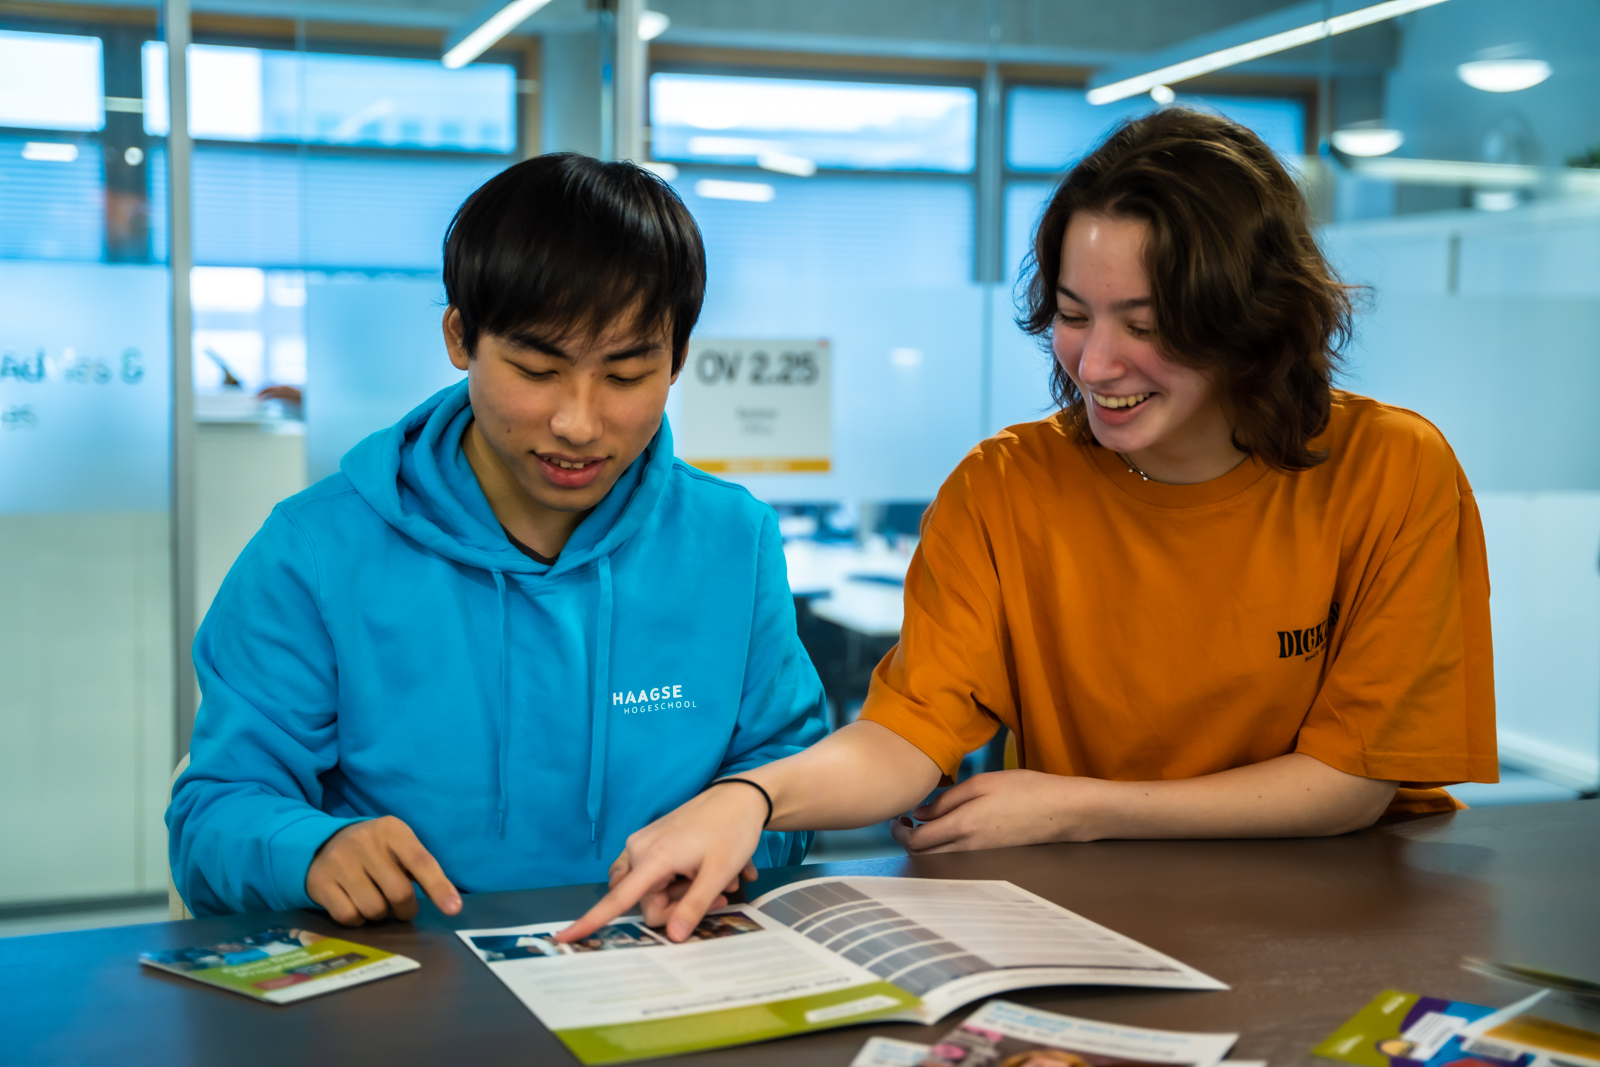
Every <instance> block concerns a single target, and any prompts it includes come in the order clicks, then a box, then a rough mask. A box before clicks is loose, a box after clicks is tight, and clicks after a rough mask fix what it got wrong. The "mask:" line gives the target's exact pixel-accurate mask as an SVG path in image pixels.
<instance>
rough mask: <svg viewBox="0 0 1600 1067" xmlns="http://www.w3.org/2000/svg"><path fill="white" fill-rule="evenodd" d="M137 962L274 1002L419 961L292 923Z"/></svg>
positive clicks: (394, 971)
mask: <svg viewBox="0 0 1600 1067" xmlns="http://www.w3.org/2000/svg"><path fill="white" fill-rule="evenodd" d="M139 962H140V963H142V964H144V965H145V966H146V967H154V968H156V969H157V970H162V971H170V972H172V973H173V974H181V975H183V976H184V977H185V978H193V979H194V980H195V981H197V982H204V983H205V984H206V985H214V986H217V987H218V988H221V989H227V990H229V991H231V992H234V993H243V994H244V995H245V996H247V997H255V998H256V999H257V1000H265V1001H267V1002H268V1003H271V1004H289V1003H292V1002H293V1001H296V1000H304V999H306V998H307V997H315V996H319V995H321V994H323V993H332V992H333V991H334V990H336V989H347V988H349V987H350V986H353V985H360V984H361V983H363V982H371V981H373V980H375V979H378V978H387V977H389V976H390V975H392V974H401V973H404V972H405V971H414V970H416V969H417V968H418V967H419V966H421V965H420V964H418V963H417V961H416V960H413V959H408V958H407V957H405V956H396V955H395V954H394V953H392V952H384V951H382V950H381V949H376V948H371V947H370V946H367V945H357V944H355V943H354V942H351V941H341V940H339V939H338V938H336V937H324V936H323V935H322V934H317V933H313V932H311V931H310V930H298V929H292V928H288V927H274V928H272V929H270V930H261V931H258V932H257V933H253V934H248V935H246V936H244V937H241V938H239V939H237V940H235V941H225V942H223V943H221V944H217V945H200V946H197V947H195V948H174V949H159V950H156V951H154V952H145V953H142V954H141V955H140V956H139Z"/></svg>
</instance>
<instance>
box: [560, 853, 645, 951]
mask: <svg viewBox="0 0 1600 1067" xmlns="http://www.w3.org/2000/svg"><path fill="white" fill-rule="evenodd" d="M667 877H668V880H670V879H671V877H672V876H671V875H670V874H669V875H668V876H667ZM660 880H661V879H660V878H659V876H657V875H653V874H651V873H650V872H649V871H647V870H645V869H643V868H635V869H634V870H632V871H630V872H629V873H628V875H627V876H626V877H625V878H623V879H622V881H620V882H618V883H617V884H616V885H615V886H613V887H612V888H611V891H610V892H608V893H607V894H606V895H605V896H603V897H601V898H600V900H599V901H598V902H597V903H596V904H595V906H594V907H592V908H590V909H589V910H588V911H586V912H584V913H583V916H582V917H581V918H579V919H578V920H577V921H576V922H574V923H573V924H572V925H571V926H569V927H567V928H566V929H565V930H562V931H560V932H559V933H557V934H556V938H555V939H556V941H558V942H561V943H563V944H565V943H566V942H569V941H576V940H578V939H579V938H580V937H588V936H589V935H590V934H592V933H594V932H595V931H596V930H598V929H600V927H602V926H604V925H605V924H606V923H608V922H610V921H611V920H612V919H615V918H616V917H617V916H619V915H621V914H622V913H623V912H625V911H627V910H628V909H629V908H631V907H633V906H634V905H635V904H637V903H639V899H640V898H641V897H643V896H644V895H645V894H646V893H648V892H649V891H650V890H651V889H654V888H656V883H657V882H659V881H660Z"/></svg>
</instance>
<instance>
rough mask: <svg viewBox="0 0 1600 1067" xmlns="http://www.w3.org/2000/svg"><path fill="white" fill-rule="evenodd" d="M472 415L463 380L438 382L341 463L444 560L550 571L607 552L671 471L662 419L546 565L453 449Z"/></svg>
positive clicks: (399, 525)
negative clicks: (500, 515) (520, 540)
mask: <svg viewBox="0 0 1600 1067" xmlns="http://www.w3.org/2000/svg"><path fill="white" fill-rule="evenodd" d="M471 421H472V403H471V401H470V400H469V399H468V396H467V383H466V382H465V381H462V382H459V383H457V384H456V385H452V386H450V387H449V388H447V389H442V390H440V391H439V392H437V393H435V394H434V395H433V396H431V397H429V398H428V399H427V400H425V401H423V402H422V403H421V404H419V405H418V406H417V407H416V408H415V409H414V410H412V411H411V412H410V413H409V414H408V415H406V417H405V418H403V419H401V420H400V421H399V422H397V423H395V424H394V425H393V426H391V427H389V428H388V429H386V430H381V431H379V432H378V433H375V434H372V435H371V436H370V437H368V438H366V439H365V440H363V441H362V442H361V443H360V444H358V445H356V446H355V447H354V448H352V449H351V450H350V451H349V452H348V453H347V454H346V455H345V457H344V459H343V460H342V461H340V464H339V467H340V470H342V471H343V472H344V475H345V477H346V478H348V479H349V480H350V484H351V485H352V486H354V487H355V490H356V492H357V493H359V494H360V495H361V497H362V499H364V500H365V501H366V502H367V503H368V504H369V505H370V506H371V507H372V509H373V510H374V511H376V512H377V513H378V514H379V515H380V516H382V517H383V519H384V521H386V522H387V523H389V525H391V526H393V527H394V528H395V529H396V530H399V531H400V532H401V533H403V534H405V535H406V536H407V537H410V538H412V539H413V540H415V541H417V542H419V543H420V544H423V545H425V546H427V547H428V548H430V549H432V550H433V551H435V552H437V553H439V554H440V555H442V556H444V557H446V558H447V559H452V560H455V561H457V562H459V563H465V564H467V565H468V566H471V567H479V568H482V569H483V570H486V571H490V572H493V573H499V574H508V575H509V574H515V575H544V574H547V573H548V575H549V576H550V577H556V576H559V575H562V574H566V573H569V572H572V571H576V570H578V569H580V568H582V567H584V566H586V565H589V564H592V563H595V562H596V561H597V560H599V559H601V558H603V557H606V556H609V555H611V554H612V553H614V552H615V551H616V550H617V549H618V548H620V547H622V546H623V545H624V544H626V543H627V542H628V539H629V538H630V537H632V536H633V535H634V534H635V533H636V532H638V530H639V527H640V526H641V525H643V523H644V521H645V519H646V518H648V517H649V515H650V512H651V510H652V509H653V508H654V507H655V504H656V501H657V500H658V499H659V498H660V496H661V493H662V490H663V488H664V487H665V485H666V482H667V479H668V476H669V475H670V474H671V472H672V463H673V457H672V430H671V428H670V427H669V426H668V425H667V420H666V417H665V416H663V417H662V419H661V428H660V429H659V430H657V431H656V435H655V437H653V438H652V439H651V441H650V444H649V445H647V446H646V447H645V450H644V452H642V453H641V454H640V455H639V457H638V458H637V459H635V460H634V461H633V463H632V464H631V465H630V466H629V467H628V469H627V470H626V471H624V472H623V474H622V477H620V478H618V479H617V483H616V484H615V485H614V486H612V487H611V491H610V492H609V493H607V494H606V496H605V498H604V499H603V500H601V501H600V503H599V504H598V505H596V506H595V508H594V510H593V511H591V512H590V513H589V514H588V515H587V516H585V517H584V520H583V522H581V523H579V524H578V528H577V529H576V530H575V531H573V534H572V537H571V538H570V539H569V540H568V541H567V543H566V545H565V546H564V547H563V548H562V550H561V555H560V557H559V558H558V559H557V560H556V563H555V565H554V566H548V567H547V566H546V565H545V564H543V563H539V562H538V561H536V560H533V559H530V558H529V557H528V556H526V555H525V554H523V553H522V552H521V551H520V550H519V549H518V548H517V547H516V546H515V545H513V544H512V543H511V542H510V540H509V539H508V538H507V537H506V535H505V531H504V530H503V529H502V528H501V526H500V523H499V521H498V520H497V519H496V518H495V515H494V510H493V509H492V508H490V507H489V501H488V498H486V497H485V496H484V495H483V489H482V488H481V487H480V486H479V485H478V479H477V476H476V475H475V474H473V472H472V467H471V466H470V465H469V464H468V463H467V457H466V455H465V454H464V453H463V452H462V450H461V435H462V434H463V433H464V432H465V431H466V428H467V425H468V424H469V423H470V422H471Z"/></svg>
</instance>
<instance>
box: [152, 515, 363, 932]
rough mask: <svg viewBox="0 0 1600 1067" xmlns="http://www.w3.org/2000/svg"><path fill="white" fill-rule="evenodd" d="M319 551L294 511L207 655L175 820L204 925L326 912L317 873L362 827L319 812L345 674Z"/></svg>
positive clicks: (264, 537)
mask: <svg viewBox="0 0 1600 1067" xmlns="http://www.w3.org/2000/svg"><path fill="white" fill-rule="evenodd" d="M319 586H320V583H319V577H318V572H317V562H316V557H315V554H314V553H313V551H312V546H311V542H310V541H309V539H308V538H307V537H306V535H305V533H304V532H303V531H302V530H301V528H300V527H299V526H298V525H297V524H296V523H295V521H294V518H293V516H292V515H291V514H290V513H289V512H287V511H285V510H284V509H283V508H282V507H279V508H276V509H274V510H273V512H272V514H271V515H270V516H269V517H268V519H267V521H266V523H265V525H263V526H262V528H261V531H260V532H259V533H257V534H256V536H255V537H254V538H253V539H252V540H251V541H250V543H249V544H248V545H247V546H246V547H245V550H244V551H243V552H242V553H241V554H240V556H239V559H238V561H237V562H235V563H234V565H233V568H232V569H231V570H230V571H229V572H228V577H227V579H226V580H225V581H224V582H223V583H222V588H221V589H220V590H218V592H217V596H216V599H215V600H214V601H213V602H212V604H211V610H210V611H208V612H207V613H206V617H205V621H204V622H203V623H202V624H201V626H200V630H199V633H198V634H197V636H196V637H195V643H194V665H195V671H196V674H197V676H198V679H199V682H200V693H201V705H200V711H199V714H198V715H197V716H196V718H195V728H194V736H193V739H192V741H191V743H190V750H189V756H190V762H189V768H188V770H186V771H185V772H184V773H183V775H182V776H181V777H180V778H179V779H178V780H177V781H176V782H175V783H174V784H173V788H172V802H171V804H170V805H169V806H168V808H167V829H168V844H167V848H168V858H169V860H170V862H171V864H172V876H173V880H174V882H175V884H176V885H177V887H178V891H179V893H180V894H181V895H182V897H183V899H184V901H185V902H187V903H188V905H189V908H190V910H192V911H193V912H194V913H195V915H197V916H201V917H204V916H208V915H219V914H227V913H231V912H240V911H280V910H285V909H289V908H311V907H316V905H315V904H313V903H312V901H311V898H310V897H309V896H307V895H306V888H305V882H306V871H307V870H308V869H309V868H310V866H311V859H312V857H313V856H314V855H315V853H316V851H317V849H318V848H320V847H321V846H322V844H323V842H325V841H326V840H327V839H328V838H329V837H331V836H333V834H335V833H337V832H338V831H339V830H340V829H342V828H344V827H345V826H347V825H349V824H350V823H352V822H357V821H359V820H356V819H343V818H334V817H333V816H330V815H326V814H324V813H323V812H322V811H320V810H319V806H320V804H321V801H322V784H321V780H320V777H319V776H320V775H322V774H323V773H325V772H326V771H328V770H329V769H331V768H332V767H333V766H334V765H335V763H337V762H338V721H337V720H338V716H337V703H338V701H337V690H338V687H337V670H336V667H335V662H334V649H333V643H332V641H331V640H330V639H329V636H328V632H327V629H326V627H325V626H324V624H323V619H322V613H321V610H320V588H319Z"/></svg>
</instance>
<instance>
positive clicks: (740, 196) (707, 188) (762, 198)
mask: <svg viewBox="0 0 1600 1067" xmlns="http://www.w3.org/2000/svg"><path fill="white" fill-rule="evenodd" d="M694 195H695V196H700V197H704V198H705V199H707V200H743V201H745V202H746V203H750V204H765V203H767V202H768V201H769V200H771V199H772V198H773V197H775V196H777V195H778V191H777V190H776V189H774V188H773V187H772V186H770V185H768V184H767V183H766V182H729V181H722V180H720V179H717V178H701V179H700V180H699V181H697V182H695V183H694Z"/></svg>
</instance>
